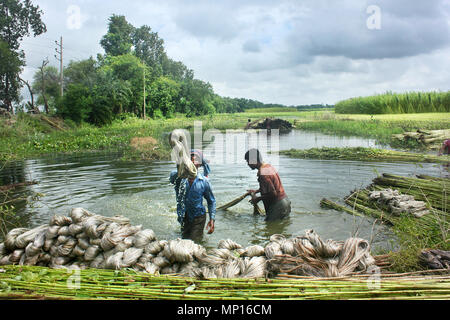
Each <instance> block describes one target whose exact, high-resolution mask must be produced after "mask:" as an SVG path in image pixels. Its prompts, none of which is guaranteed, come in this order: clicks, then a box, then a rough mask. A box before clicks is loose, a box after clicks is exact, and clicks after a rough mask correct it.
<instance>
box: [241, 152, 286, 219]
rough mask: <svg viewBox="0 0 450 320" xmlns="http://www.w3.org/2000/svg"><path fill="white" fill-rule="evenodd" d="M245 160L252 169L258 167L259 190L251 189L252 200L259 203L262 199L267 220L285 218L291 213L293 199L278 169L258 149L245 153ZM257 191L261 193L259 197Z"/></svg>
mask: <svg viewBox="0 0 450 320" xmlns="http://www.w3.org/2000/svg"><path fill="white" fill-rule="evenodd" d="M245 160H246V161H247V164H248V166H249V167H250V168H251V169H252V170H255V169H258V182H259V190H249V192H250V193H252V200H251V201H252V202H253V203H254V204H257V203H258V202H259V201H261V200H262V202H263V203H264V209H265V211H266V221H273V220H279V219H284V218H287V217H288V216H289V214H290V213H291V201H289V198H288V197H287V195H286V193H285V192H284V188H283V184H282V183H281V180H280V176H279V175H278V173H277V171H276V169H275V168H274V167H273V166H272V165H270V164H268V163H264V162H263V159H262V156H261V153H260V152H259V150H258V149H251V150H249V151H247V153H246V154H245ZM255 193H260V194H261V196H259V197H257V196H256V195H255Z"/></svg>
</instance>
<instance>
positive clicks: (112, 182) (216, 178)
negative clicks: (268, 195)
mask: <svg viewBox="0 0 450 320" xmlns="http://www.w3.org/2000/svg"><path fill="white" fill-rule="evenodd" d="M255 137H256V135H253V136H249V135H247V134H246V133H243V132H239V131H235V132H229V133H228V134H227V135H226V136H223V137H219V138H218V137H216V139H215V140H214V142H213V143H210V144H208V145H207V146H205V148H204V154H205V158H207V159H209V160H210V165H211V169H212V172H211V174H210V181H211V184H212V187H213V191H214V194H215V197H216V200H217V206H220V205H223V204H225V203H227V202H229V201H231V200H233V199H234V198H237V197H239V196H240V195H242V194H244V193H245V192H246V190H247V189H257V188H258V183H257V180H256V171H252V170H251V169H250V168H249V167H248V166H247V164H246V162H245V161H244V153H245V150H247V148H249V147H252V146H257V147H259V148H260V149H262V150H264V151H265V152H264V151H263V156H264V157H265V160H266V161H267V162H269V163H272V164H273V165H274V166H275V167H276V168H277V169H278V171H279V175H280V177H281V180H282V183H283V185H284V188H285V190H286V193H287V195H288V197H289V198H290V200H291V202H292V212H291V216H290V218H289V219H287V220H285V221H282V222H280V221H278V222H271V223H267V222H265V221H264V218H263V217H260V216H254V215H253V208H252V206H251V205H250V203H248V201H247V200H244V201H242V202H241V203H239V204H238V205H236V206H235V207H233V208H231V209H229V210H227V211H218V212H217V214H216V231H215V233H214V234H212V235H206V232H205V236H204V239H203V242H202V244H203V245H204V246H205V247H207V248H212V247H217V243H218V241H219V240H221V239H232V240H234V241H236V242H238V243H240V244H241V245H243V246H248V245H251V244H260V245H265V244H266V243H267V242H268V238H269V237H270V235H272V234H274V233H282V234H284V235H286V236H287V237H292V236H296V235H302V234H303V233H304V230H305V229H314V230H315V231H316V232H317V233H318V234H319V235H320V236H321V237H322V239H324V240H325V239H334V240H345V239H347V238H348V237H350V236H352V235H355V234H357V235H358V236H359V237H362V238H365V239H368V240H372V241H373V242H372V247H373V248H387V249H392V246H393V245H395V244H394V243H395V238H394V236H393V234H392V232H391V231H390V230H389V229H388V228H387V227H384V226H382V225H379V224H375V225H374V221H373V220H372V219H370V218H359V217H353V216H351V215H349V214H346V213H342V212H337V211H334V210H326V209H322V208H320V205H319V203H320V200H321V199H322V198H324V197H326V198H328V199H331V200H334V201H341V200H342V198H343V197H345V196H346V195H348V194H350V193H351V191H352V190H354V189H356V188H363V187H366V186H367V185H368V184H370V183H371V181H372V180H373V179H374V178H375V177H376V176H377V175H378V174H381V173H391V174H398V175H405V176H408V175H414V174H422V173H423V174H428V175H436V176H440V174H441V171H442V169H441V167H440V166H439V165H434V164H422V165H416V164H408V163H395V164H394V163H380V162H377V163H373V162H358V161H333V160H301V159H292V158H287V157H283V156H278V155H277V154H276V152H273V151H274V150H275V151H277V150H285V149H290V148H296V149H309V148H317V147H323V146H327V147H355V146H362V147H381V146H378V145H377V144H376V143H375V141H373V140H367V139H360V138H353V137H352V138H341V137H335V136H328V135H323V134H320V133H310V132H303V131H299V130H294V131H292V132H291V133H289V134H286V135H280V136H279V137H277V136H275V137H273V136H270V137H267V139H266V140H264V139H260V136H258V139H259V140H258V141H259V142H256V140H255ZM222 138H223V142H224V143H222V140H221V139H222ZM230 141H231V142H233V141H234V143H230ZM274 146H275V147H274ZM268 151H272V153H268ZM119 158H120V154H105V153H94V154H83V155H71V156H53V157H45V158H40V159H33V160H25V161H17V162H13V163H8V164H6V165H5V166H4V167H3V169H2V170H1V171H0V179H1V181H2V182H3V183H4V184H7V183H14V182H23V181H25V180H26V181H32V180H35V181H38V182H39V183H38V184H36V185H32V186H27V187H23V188H19V189H17V190H16V194H15V196H25V197H26V196H31V195H32V194H34V193H40V194H42V195H41V197H40V200H39V201H38V202H37V203H34V204H33V205H30V204H26V203H25V202H21V203H19V204H18V205H17V206H16V215H17V217H18V218H19V221H20V224H21V225H23V226H25V227H29V228H33V227H36V226H39V225H43V224H48V222H49V219H50V218H51V216H52V215H54V214H60V215H68V214H69V212H70V210H71V209H72V208H76V207H81V208H84V209H87V210H89V211H91V212H93V213H97V214H100V215H104V216H114V215H123V216H125V217H127V218H129V219H130V221H131V223H132V224H133V225H142V227H143V228H151V229H153V230H154V231H155V233H156V234H157V236H158V238H159V239H176V238H178V237H180V236H181V234H180V227H179V224H178V222H177V219H176V202H175V193H174V189H173V186H172V185H170V183H169V181H168V176H169V173H170V171H172V170H174V168H175V163H174V162H171V161H155V162H123V161H119ZM260 205H261V206H262V203H261V204H260Z"/></svg>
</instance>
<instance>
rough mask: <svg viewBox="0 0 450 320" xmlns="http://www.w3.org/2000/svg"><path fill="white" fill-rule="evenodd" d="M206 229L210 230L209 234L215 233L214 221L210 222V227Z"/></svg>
mask: <svg viewBox="0 0 450 320" xmlns="http://www.w3.org/2000/svg"><path fill="white" fill-rule="evenodd" d="M206 229H207V230H208V234H211V233H213V232H214V220H209V222H208V225H207V226H206Z"/></svg>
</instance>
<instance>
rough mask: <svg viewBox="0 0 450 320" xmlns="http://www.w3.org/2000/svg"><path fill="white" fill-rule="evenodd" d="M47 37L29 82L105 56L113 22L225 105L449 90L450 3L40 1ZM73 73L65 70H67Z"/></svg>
mask: <svg viewBox="0 0 450 320" xmlns="http://www.w3.org/2000/svg"><path fill="white" fill-rule="evenodd" d="M32 2H33V4H35V5H39V7H40V8H41V9H42V10H43V11H44V16H43V20H44V23H45V24H46V25H47V29H48V30H47V32H46V33H45V34H43V35H41V36H39V37H36V38H27V39H25V40H24V41H23V45H22V48H23V49H24V50H25V53H26V60H27V67H26V68H25V70H24V73H23V76H24V77H25V78H26V79H29V80H31V79H32V76H33V74H34V73H35V72H36V70H37V67H38V66H39V65H40V64H41V63H42V60H43V59H45V57H48V58H49V61H50V64H51V65H54V66H59V64H58V61H57V60H56V59H55V57H54V54H55V48H56V45H55V40H58V41H59V38H60V37H61V36H62V37H63V41H64V53H65V54H64V59H65V62H66V63H67V62H69V61H70V60H82V59H86V58H89V56H91V55H92V56H94V57H96V55H97V53H104V52H103V49H102V48H101V46H100V44H99V42H100V39H101V38H102V36H103V35H104V34H105V33H106V30H107V25H108V18H109V17H110V16H111V15H112V14H117V15H125V17H126V19H127V20H128V22H130V23H131V24H132V25H133V26H135V27H140V26H142V25H148V26H150V27H151V28H152V30H153V31H155V32H158V34H159V36H160V38H162V39H163V40H164V43H165V48H166V52H167V54H168V56H169V57H171V58H172V59H174V60H177V61H182V62H183V63H184V64H185V65H186V66H187V67H188V68H190V69H192V70H194V73H195V77H196V78H197V79H201V80H203V81H207V82H209V83H211V84H212V86H213V88H214V91H215V92H216V93H218V94H220V95H221V96H228V97H243V98H249V99H255V100H259V101H262V102H265V103H281V104H285V105H301V104H314V103H327V104H334V103H336V102H338V101H340V100H343V99H346V98H350V97H354V96H367V95H372V94H377V93H384V92H386V91H388V90H389V91H393V92H405V91H413V90H421V91H429V90H440V91H448V90H450V58H449V57H450V0H426V1H425V0H367V1H366V0H339V1H336V0H292V1H289V0H274V1H269V0H165V1H160V0H158V1H153V0H132V1H117V0H109V1H104V0H71V1H55V0H33V1H32ZM66 63H65V64H66Z"/></svg>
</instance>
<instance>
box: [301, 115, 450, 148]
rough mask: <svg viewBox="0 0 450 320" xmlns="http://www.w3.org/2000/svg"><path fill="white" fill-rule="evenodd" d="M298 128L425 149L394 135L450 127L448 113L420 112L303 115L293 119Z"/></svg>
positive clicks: (395, 145) (394, 145)
mask: <svg viewBox="0 0 450 320" xmlns="http://www.w3.org/2000/svg"><path fill="white" fill-rule="evenodd" d="M294 124H295V126H296V127H297V129H302V130H307V131H318V132H322V133H325V134H334V135H340V136H358V137H363V138H369V139H375V140H377V142H379V143H381V144H385V145H390V146H392V147H398V148H411V149H415V148H424V147H425V146H423V145H421V144H419V143H417V142H414V141H408V142H401V141H398V139H394V138H393V135H396V134H402V133H404V132H408V131H416V130H417V129H423V130H440V129H450V113H427V114H423V115H419V114H411V115H375V116H370V115H338V114H335V113H331V112H322V113H314V114H311V113H309V114H307V115H304V116H303V117H302V118H299V119H297V120H295V121H294Z"/></svg>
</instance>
